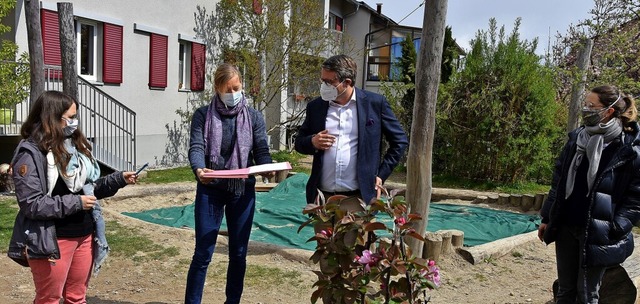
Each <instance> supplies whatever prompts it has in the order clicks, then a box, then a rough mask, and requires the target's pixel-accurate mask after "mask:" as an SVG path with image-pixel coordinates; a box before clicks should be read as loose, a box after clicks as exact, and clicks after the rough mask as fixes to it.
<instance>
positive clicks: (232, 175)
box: [203, 162, 291, 178]
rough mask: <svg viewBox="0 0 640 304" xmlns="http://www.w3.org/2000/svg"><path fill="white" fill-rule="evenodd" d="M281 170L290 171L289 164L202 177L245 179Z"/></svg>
mask: <svg viewBox="0 0 640 304" xmlns="http://www.w3.org/2000/svg"><path fill="white" fill-rule="evenodd" d="M282 170H291V164H290V163H289V162H281V163H272V164H264V165H257V166H251V167H248V168H242V169H235V170H215V171H213V172H206V173H204V174H203V175H204V177H208V178H247V177H249V175H252V174H258V173H263V172H271V171H282Z"/></svg>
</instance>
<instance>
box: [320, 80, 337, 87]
mask: <svg viewBox="0 0 640 304" xmlns="http://www.w3.org/2000/svg"><path fill="white" fill-rule="evenodd" d="M338 80H340V79H338V78H334V79H332V80H327V79H322V78H320V84H323V83H324V84H325V85H330V86H334V87H337V86H338V85H340V83H338V84H335V85H334V83H335V82H336V81H338Z"/></svg>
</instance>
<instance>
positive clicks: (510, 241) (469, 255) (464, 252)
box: [458, 231, 538, 265]
mask: <svg viewBox="0 0 640 304" xmlns="http://www.w3.org/2000/svg"><path fill="white" fill-rule="evenodd" d="M537 239H538V231H531V232H528V233H525V234H518V235H514V236H511V237H508V238H504V239H499V240H496V241H493V242H489V243H486V244H482V245H478V246H473V247H463V248H459V249H458V253H460V255H461V256H462V257H463V258H464V259H465V260H467V261H468V262H469V263H471V264H474V265H475V264H476V263H478V262H480V261H482V260H484V259H487V258H489V257H491V258H498V257H501V256H503V255H505V254H507V253H509V252H511V251H512V250H513V249H514V248H516V247H518V246H520V245H522V244H525V243H527V242H531V241H535V240H537Z"/></svg>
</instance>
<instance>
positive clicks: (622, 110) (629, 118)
mask: <svg viewBox="0 0 640 304" xmlns="http://www.w3.org/2000/svg"><path fill="white" fill-rule="evenodd" d="M591 92H593V93H595V94H596V95H598V99H600V102H601V103H602V105H604V106H605V107H608V106H610V105H611V104H613V103H614V102H615V104H614V105H613V106H612V108H613V109H614V110H615V111H614V112H613V117H617V118H620V121H622V126H623V127H624V128H625V131H630V130H631V128H630V123H631V122H634V121H636V120H637V119H638V109H637V108H636V101H635V100H634V99H633V96H630V95H627V94H625V93H623V92H622V91H620V90H619V89H618V88H616V87H614V86H611V85H602V86H598V87H595V88H593V89H591ZM618 99H619V100H618ZM616 101H617V102H616Z"/></svg>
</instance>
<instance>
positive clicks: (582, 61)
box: [567, 39, 593, 132]
mask: <svg viewBox="0 0 640 304" xmlns="http://www.w3.org/2000/svg"><path fill="white" fill-rule="evenodd" d="M583 42H584V45H583V48H582V49H580V51H579V52H578V59H577V62H576V66H577V67H578V70H577V73H578V74H579V75H577V76H579V77H576V78H574V79H579V80H578V81H577V82H575V83H574V84H573V86H572V87H571V101H570V103H569V119H568V122H567V132H570V131H571V130H573V129H575V128H577V127H578V126H579V124H578V118H579V116H580V108H581V107H582V97H583V95H584V86H585V83H586V82H587V70H588V69H589V63H590V62H591V49H592V48H593V40H591V39H586V40H584V41H583Z"/></svg>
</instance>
